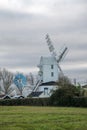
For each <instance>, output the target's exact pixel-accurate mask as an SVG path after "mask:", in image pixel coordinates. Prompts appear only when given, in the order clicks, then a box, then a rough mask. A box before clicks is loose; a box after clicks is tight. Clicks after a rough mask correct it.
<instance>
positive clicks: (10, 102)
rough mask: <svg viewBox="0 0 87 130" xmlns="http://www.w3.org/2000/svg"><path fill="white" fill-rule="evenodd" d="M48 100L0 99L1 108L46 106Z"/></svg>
mask: <svg viewBox="0 0 87 130" xmlns="http://www.w3.org/2000/svg"><path fill="white" fill-rule="evenodd" d="M48 104H49V99H48V98H23V99H1V100H0V105H2V106H47V105H48Z"/></svg>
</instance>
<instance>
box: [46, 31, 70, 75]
mask: <svg viewBox="0 0 87 130" xmlns="http://www.w3.org/2000/svg"><path fill="white" fill-rule="evenodd" d="M46 41H47V45H48V48H49V51H50V53H51V55H52V57H53V58H54V59H55V60H56V62H57V66H58V69H59V70H60V74H61V76H64V74H63V71H62V69H61V67H60V65H59V63H60V62H61V61H62V60H63V58H64V56H65V54H66V52H67V49H68V48H67V47H64V49H63V50H62V52H61V53H60V54H59V56H58V55H57V53H56V51H55V48H54V46H53V44H52V42H51V39H50V37H49V35H48V34H47V35H46Z"/></svg>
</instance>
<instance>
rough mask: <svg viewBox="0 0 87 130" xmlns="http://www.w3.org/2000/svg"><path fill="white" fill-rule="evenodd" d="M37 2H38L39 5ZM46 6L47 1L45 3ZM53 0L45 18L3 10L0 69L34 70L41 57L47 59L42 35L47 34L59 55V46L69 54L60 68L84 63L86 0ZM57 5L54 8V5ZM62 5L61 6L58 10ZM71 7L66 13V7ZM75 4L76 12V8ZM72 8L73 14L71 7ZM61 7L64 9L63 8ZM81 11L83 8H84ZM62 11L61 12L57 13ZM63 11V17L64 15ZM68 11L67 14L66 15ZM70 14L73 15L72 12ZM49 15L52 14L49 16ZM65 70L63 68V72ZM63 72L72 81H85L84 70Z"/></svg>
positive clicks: (38, 15) (86, 23)
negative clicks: (64, 47) (64, 45)
mask: <svg viewBox="0 0 87 130" xmlns="http://www.w3.org/2000/svg"><path fill="white" fill-rule="evenodd" d="M22 2H24V3H23V4H25V6H26V4H30V6H31V5H33V2H34V1H28V0H27V2H30V3H27V2H26V1H24V0H22ZM38 2H39V1H37V3H38ZM47 2H48V1H47ZM57 2H58V0H55V1H54V2H53V3H51V4H49V5H48V4H47V3H45V4H46V6H47V8H49V12H47V14H42V15H41V14H33V13H29V14H27V13H18V12H11V11H6V10H1V11H0V36H1V37H0V52H1V53H0V54H1V55H0V66H1V67H4V66H5V67H8V68H12V69H15V68H17V67H19V68H20V67H21V68H28V67H30V68H31V67H34V66H37V64H38V63H39V59H40V56H49V55H50V53H49V50H48V47H47V44H46V41H45V34H46V33H49V34H50V36H51V39H52V42H53V44H54V46H55V48H56V51H57V53H58V54H59V51H60V48H61V46H62V45H63V44H64V43H66V45H67V46H68V48H69V52H68V54H67V55H66V57H65V59H64V61H62V62H61V66H63V68H64V65H65V64H72V63H73V62H75V63H76V64H77V63H79V62H87V58H86V55H87V51H86V49H87V38H86V37H87V22H86V21H87V11H86V8H85V7H86V6H87V2H86V1H85V0H83V1H82V0H74V1H73V0H71V2H70V0H66V3H63V2H64V0H61V1H59V3H57ZM55 3H56V5H55ZM60 4H61V6H62V7H61V6H60ZM65 4H67V6H69V5H70V7H72V10H69V9H70V7H69V8H67V11H66V10H65V9H66V5H65ZM78 4H79V5H80V6H81V4H82V6H81V9H80V8H79V7H80V6H79V7H78V8H77V12H75V11H76V6H78ZM74 6H75V10H74V9H73V7H74ZM63 7H64V8H63ZM83 7H84V8H83ZM60 8H61V9H60ZM65 11H66V14H65V13H64V12H65ZM68 11H70V12H68ZM72 11H73V12H72ZM51 13H52V14H51ZM65 69H66V68H65ZM64 72H65V73H66V74H67V75H70V76H71V77H78V76H79V75H83V77H85V78H86V73H87V71H86V68H83V69H76V70H75V69H73V67H72V70H69V69H68V70H67V71H65V70H64Z"/></svg>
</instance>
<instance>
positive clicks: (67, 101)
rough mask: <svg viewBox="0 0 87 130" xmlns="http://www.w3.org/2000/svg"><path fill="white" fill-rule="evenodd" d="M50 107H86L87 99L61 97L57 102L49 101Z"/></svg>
mask: <svg viewBox="0 0 87 130" xmlns="http://www.w3.org/2000/svg"><path fill="white" fill-rule="evenodd" d="M49 104H50V105H51V106H64V107H87V97H62V98H59V99H57V100H53V99H52V100H51V99H50V101H49Z"/></svg>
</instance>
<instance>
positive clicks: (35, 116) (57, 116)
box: [0, 106, 87, 130]
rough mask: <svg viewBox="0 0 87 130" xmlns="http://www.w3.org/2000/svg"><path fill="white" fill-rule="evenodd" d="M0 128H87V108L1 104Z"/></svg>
mask: <svg viewBox="0 0 87 130" xmlns="http://www.w3.org/2000/svg"><path fill="white" fill-rule="evenodd" d="M0 130H87V109H86V108H67V107H29V106H0Z"/></svg>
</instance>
